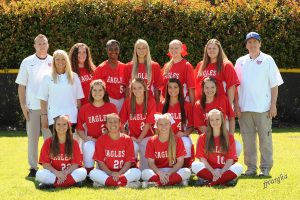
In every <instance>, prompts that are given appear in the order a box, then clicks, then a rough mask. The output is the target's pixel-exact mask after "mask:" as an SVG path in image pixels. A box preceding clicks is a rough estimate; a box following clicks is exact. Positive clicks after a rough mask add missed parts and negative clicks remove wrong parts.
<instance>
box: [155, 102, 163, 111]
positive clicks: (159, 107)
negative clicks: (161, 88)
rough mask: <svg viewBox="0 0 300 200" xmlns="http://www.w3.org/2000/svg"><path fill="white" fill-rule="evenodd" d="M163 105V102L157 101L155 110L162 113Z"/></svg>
mask: <svg viewBox="0 0 300 200" xmlns="http://www.w3.org/2000/svg"><path fill="white" fill-rule="evenodd" d="M163 107H164V104H163V102H159V103H158V104H157V106H156V112H158V113H162V111H163Z"/></svg>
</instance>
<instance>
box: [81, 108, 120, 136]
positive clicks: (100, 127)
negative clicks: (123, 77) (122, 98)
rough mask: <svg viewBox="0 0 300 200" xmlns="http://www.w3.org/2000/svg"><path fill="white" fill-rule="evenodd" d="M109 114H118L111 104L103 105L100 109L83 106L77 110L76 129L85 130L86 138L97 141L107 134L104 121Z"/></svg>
mask: <svg viewBox="0 0 300 200" xmlns="http://www.w3.org/2000/svg"><path fill="white" fill-rule="evenodd" d="M111 113H118V111H117V108H116V106H115V105H114V104H112V103H104V105H103V106H100V107H96V106H94V105H93V104H91V103H88V104H85V105H84V106H82V107H81V108H80V109H79V113H78V116H77V126H76V128H77V129H79V130H82V131H85V130H87V135H88V136H91V137H93V138H95V139H97V138H98V137H99V136H101V135H102V134H104V133H106V132H107V129H106V126H105V119H106V115H108V114H111Z"/></svg>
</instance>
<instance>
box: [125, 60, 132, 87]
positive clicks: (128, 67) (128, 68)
mask: <svg viewBox="0 0 300 200" xmlns="http://www.w3.org/2000/svg"><path fill="white" fill-rule="evenodd" d="M131 72H132V61H131V62H129V63H127V65H126V66H125V67H124V71H123V76H124V77H123V84H124V85H125V86H126V87H128V86H129V81H130V79H131Z"/></svg>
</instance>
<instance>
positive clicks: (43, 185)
mask: <svg viewBox="0 0 300 200" xmlns="http://www.w3.org/2000/svg"><path fill="white" fill-rule="evenodd" d="M38 188H39V189H40V190H47V189H53V188H54V185H53V184H45V183H40V184H39V186H38Z"/></svg>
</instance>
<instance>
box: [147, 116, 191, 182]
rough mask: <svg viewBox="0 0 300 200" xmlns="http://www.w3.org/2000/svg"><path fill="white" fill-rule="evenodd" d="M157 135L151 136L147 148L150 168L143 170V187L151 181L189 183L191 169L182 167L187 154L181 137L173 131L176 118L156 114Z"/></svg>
mask: <svg viewBox="0 0 300 200" xmlns="http://www.w3.org/2000/svg"><path fill="white" fill-rule="evenodd" d="M155 122H156V123H155V128H156V132H157V135H155V136H153V137H151V139H150V140H149V141H148V144H147V149H146V158H147V159H148V163H149V167H150V169H145V170H144V171H143V172H142V179H143V180H144V181H145V182H143V185H142V186H143V187H148V186H149V183H151V184H152V183H153V182H154V184H155V185H158V186H161V185H175V184H178V183H180V182H182V183H183V185H187V180H188V179H189V178H190V175H191V171H190V169H188V168H182V166H183V162H184V156H185V154H186V152H185V149H184V146H183V142H182V140H181V138H179V137H175V136H174V133H173V131H172V128H171V126H172V124H173V123H174V119H173V118H172V116H171V115H170V114H169V113H166V114H155Z"/></svg>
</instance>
